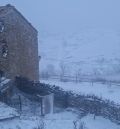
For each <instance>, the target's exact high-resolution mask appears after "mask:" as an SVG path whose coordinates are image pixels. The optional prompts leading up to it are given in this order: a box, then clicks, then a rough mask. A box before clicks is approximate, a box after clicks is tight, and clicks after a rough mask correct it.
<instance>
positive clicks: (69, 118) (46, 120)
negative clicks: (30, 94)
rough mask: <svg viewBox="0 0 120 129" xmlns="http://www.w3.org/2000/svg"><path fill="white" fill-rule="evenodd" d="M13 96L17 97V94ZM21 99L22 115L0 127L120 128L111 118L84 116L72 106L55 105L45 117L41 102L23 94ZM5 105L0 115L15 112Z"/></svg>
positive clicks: (10, 128)
mask: <svg viewBox="0 0 120 129" xmlns="http://www.w3.org/2000/svg"><path fill="white" fill-rule="evenodd" d="M19 95H21V94H19ZM13 98H16V99H17V95H15V96H14V97H13ZM21 100H22V112H21V113H20V114H21V115H20V117H17V118H14V119H11V120H10V119H9V120H5V121H0V129H75V124H76V127H77V129H80V128H79V127H80V126H81V125H82V126H84V127H85V128H83V129H120V125H116V124H115V123H113V122H111V121H110V120H107V119H105V118H103V117H98V116H96V118H95V119H94V116H93V115H91V114H88V115H87V116H84V117H83V115H82V116H81V114H82V111H77V110H75V109H72V108H67V109H61V108H56V107H55V109H54V113H53V114H47V115H45V116H44V117H43V116H41V115H40V103H39V102H35V101H30V100H29V99H27V98H26V97H24V96H23V95H21ZM4 107H5V106H4V104H1V106H0V113H1V114H0V115H3V116H8V114H10V113H11V111H12V112H13V111H14V112H15V110H13V108H11V107H8V106H6V107H7V108H6V109H7V110H5V109H4ZM11 109H12V110H11ZM4 111H5V112H4ZM38 127H41V128H38ZM43 127H44V128H43Z"/></svg>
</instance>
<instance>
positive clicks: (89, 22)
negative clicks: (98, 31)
mask: <svg viewBox="0 0 120 129" xmlns="http://www.w3.org/2000/svg"><path fill="white" fill-rule="evenodd" d="M7 3H11V4H13V5H15V6H16V8H17V9H18V10H19V11H21V12H22V14H23V15H24V16H25V17H27V18H28V19H29V21H30V22H31V23H32V24H33V25H34V26H35V27H36V28H37V29H38V30H39V31H48V32H52V33H58V32H60V33H63V32H75V31H79V30H80V29H82V28H89V27H95V28H96V27H99V28H113V29H118V30H119V29H120V0H0V4H1V5H5V4H7Z"/></svg>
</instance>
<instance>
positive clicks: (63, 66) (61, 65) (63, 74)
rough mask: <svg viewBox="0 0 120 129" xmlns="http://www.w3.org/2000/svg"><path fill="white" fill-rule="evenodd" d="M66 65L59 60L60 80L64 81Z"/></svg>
mask: <svg viewBox="0 0 120 129" xmlns="http://www.w3.org/2000/svg"><path fill="white" fill-rule="evenodd" d="M66 68H67V67H66V65H65V63H64V62H61V63H60V80H61V81H64V76H65V73H66Z"/></svg>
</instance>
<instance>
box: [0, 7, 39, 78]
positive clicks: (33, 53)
mask: <svg viewBox="0 0 120 129" xmlns="http://www.w3.org/2000/svg"><path fill="white" fill-rule="evenodd" d="M1 19H2V20H3V21H4V26H5V32H4V34H2V35H4V36H2V37H4V40H6V42H7V45H8V56H7V58H6V61H4V63H5V64H6V65H4V66H5V67H6V69H7V70H6V72H7V73H8V76H9V77H10V78H11V77H14V76H16V75H20V76H23V77H27V78H29V79H31V80H39V59H38V39H37V31H36V30H35V29H34V28H32V26H31V25H30V24H29V23H27V22H26V20H25V19H24V18H23V17H22V16H21V15H20V14H19V12H17V11H16V10H15V9H11V10H10V13H8V14H7V15H5V16H4V17H2V18H1Z"/></svg>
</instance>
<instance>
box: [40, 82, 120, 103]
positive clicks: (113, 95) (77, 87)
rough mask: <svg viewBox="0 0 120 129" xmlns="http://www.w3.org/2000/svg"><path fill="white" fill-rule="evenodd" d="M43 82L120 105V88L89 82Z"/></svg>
mask: <svg viewBox="0 0 120 129" xmlns="http://www.w3.org/2000/svg"><path fill="white" fill-rule="evenodd" d="M41 82H42V83H46V84H50V85H56V86H59V87H61V88H62V89H64V90H65V91H72V92H74V93H76V94H81V95H96V96H98V97H100V98H102V99H107V100H110V101H114V102H115V103H116V104H120V86H116V85H111V86H110V85H106V84H101V83H93V84H92V83H89V82H80V83H75V82H61V81H59V80H41Z"/></svg>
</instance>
